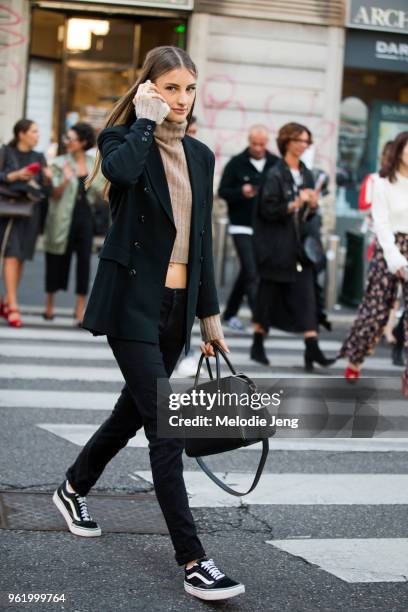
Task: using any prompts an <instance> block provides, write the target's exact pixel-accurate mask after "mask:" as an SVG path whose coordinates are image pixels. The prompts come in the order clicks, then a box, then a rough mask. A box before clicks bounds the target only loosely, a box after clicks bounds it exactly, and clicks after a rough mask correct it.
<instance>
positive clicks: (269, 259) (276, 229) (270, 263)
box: [254, 159, 314, 282]
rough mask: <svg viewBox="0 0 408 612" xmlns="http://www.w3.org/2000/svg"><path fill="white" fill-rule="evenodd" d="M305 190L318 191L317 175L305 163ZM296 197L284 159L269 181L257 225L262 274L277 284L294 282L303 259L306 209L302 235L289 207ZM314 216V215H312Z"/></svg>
mask: <svg viewBox="0 0 408 612" xmlns="http://www.w3.org/2000/svg"><path fill="white" fill-rule="evenodd" d="M300 171H301V173H302V176H303V186H302V187H303V188H310V189H313V188H314V179H313V175H312V173H311V171H310V170H308V168H306V166H305V165H304V164H303V163H301V166H300ZM295 198H296V185H295V182H294V180H293V176H292V174H291V172H290V169H289V167H288V165H287V164H286V162H285V161H284V160H283V159H280V160H279V161H278V162H277V163H276V164H275V165H274V166H273V168H271V169H270V170H269V171H268V173H267V175H266V178H265V181H264V184H263V188H262V192H261V194H260V197H259V200H258V203H257V206H256V211H255V223H254V243H255V252H256V258H257V263H258V269H259V274H260V276H261V277H262V278H266V279H269V280H274V281H277V282H292V281H294V280H295V276H296V265H297V263H298V262H299V261H300V260H301V259H302V252H301V246H300V242H301V239H302V237H303V236H304V235H305V233H306V231H307V230H306V227H307V224H306V223H305V221H304V219H303V218H304V213H305V212H306V207H303V208H302V209H300V211H299V236H300V241H299V240H298V237H297V233H296V230H295V223H294V213H288V204H289V202H292V201H293V200H294V199H295ZM309 216H310V215H309Z"/></svg>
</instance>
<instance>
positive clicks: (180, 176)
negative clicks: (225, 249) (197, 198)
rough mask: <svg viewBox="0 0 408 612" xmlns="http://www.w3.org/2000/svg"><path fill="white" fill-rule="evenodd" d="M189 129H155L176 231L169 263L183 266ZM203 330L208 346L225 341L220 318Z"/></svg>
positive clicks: (182, 126) (173, 125)
mask: <svg viewBox="0 0 408 612" xmlns="http://www.w3.org/2000/svg"><path fill="white" fill-rule="evenodd" d="M186 127H187V122H186V121H185V122H183V123H175V122H170V121H166V120H164V121H163V123H161V124H160V125H156V128H155V131H154V138H155V141H156V143H157V146H158V147H159V151H160V155H161V158H162V160H163V166H164V171H165V173H166V178H167V183H168V186H169V193H170V200H171V206H172V210H173V218H174V223H175V226H176V230H177V234H176V239H175V241H174V245H173V250H172V253H171V256H170V261H171V262H178V263H184V264H187V263H188V251H189V241H190V226H191V208H192V193H191V184H190V176H189V173H188V166H187V160H186V156H185V154H184V147H183V143H182V142H181V141H182V138H183V137H184V134H185V131H186ZM200 329H201V335H202V338H203V340H204V341H205V342H209V341H211V340H215V339H217V338H224V334H223V332H222V327H221V320H220V315H219V314H217V315H213V316H211V317H206V318H204V319H200Z"/></svg>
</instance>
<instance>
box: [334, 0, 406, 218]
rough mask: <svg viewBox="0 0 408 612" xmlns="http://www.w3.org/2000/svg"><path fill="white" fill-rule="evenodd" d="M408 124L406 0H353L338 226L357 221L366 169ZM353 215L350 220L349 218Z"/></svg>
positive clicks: (372, 166) (342, 113) (339, 158)
mask: <svg viewBox="0 0 408 612" xmlns="http://www.w3.org/2000/svg"><path fill="white" fill-rule="evenodd" d="M405 130H408V3H407V0H350V3H349V7H348V13H347V28H346V40H345V55H344V69H343V85H342V92H341V105H340V128H339V147H338V155H337V164H338V168H339V179H340V183H341V185H342V186H341V188H340V189H339V197H338V201H337V220H338V226H340V225H342V223H343V222H344V224H345V225H350V224H351V225H353V221H352V219H353V217H356V215H357V212H356V211H357V207H358V194H359V188H360V185H361V182H362V180H363V178H364V177H365V175H367V174H368V173H371V172H375V171H376V170H378V168H379V163H380V157H381V151H382V149H383V147H384V145H385V143H386V142H387V141H389V140H393V139H394V138H395V136H396V135H397V134H398V133H399V132H402V131H405ZM347 219H348V221H347Z"/></svg>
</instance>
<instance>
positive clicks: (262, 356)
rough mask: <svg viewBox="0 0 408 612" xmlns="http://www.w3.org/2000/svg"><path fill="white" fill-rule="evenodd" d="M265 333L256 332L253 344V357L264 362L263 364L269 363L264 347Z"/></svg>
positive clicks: (259, 361)
mask: <svg viewBox="0 0 408 612" xmlns="http://www.w3.org/2000/svg"><path fill="white" fill-rule="evenodd" d="M263 341H264V335H263V334H261V333H260V332H254V338H253V341H252V346H251V359H253V360H254V361H257V362H258V363H262V364H263V365H269V359H268V358H267V356H266V353H265V348H264V343H263Z"/></svg>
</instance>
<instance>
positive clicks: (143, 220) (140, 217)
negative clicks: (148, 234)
mask: <svg viewBox="0 0 408 612" xmlns="http://www.w3.org/2000/svg"><path fill="white" fill-rule="evenodd" d="M139 221H140V223H144V222H145V216H144V215H139Z"/></svg>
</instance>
